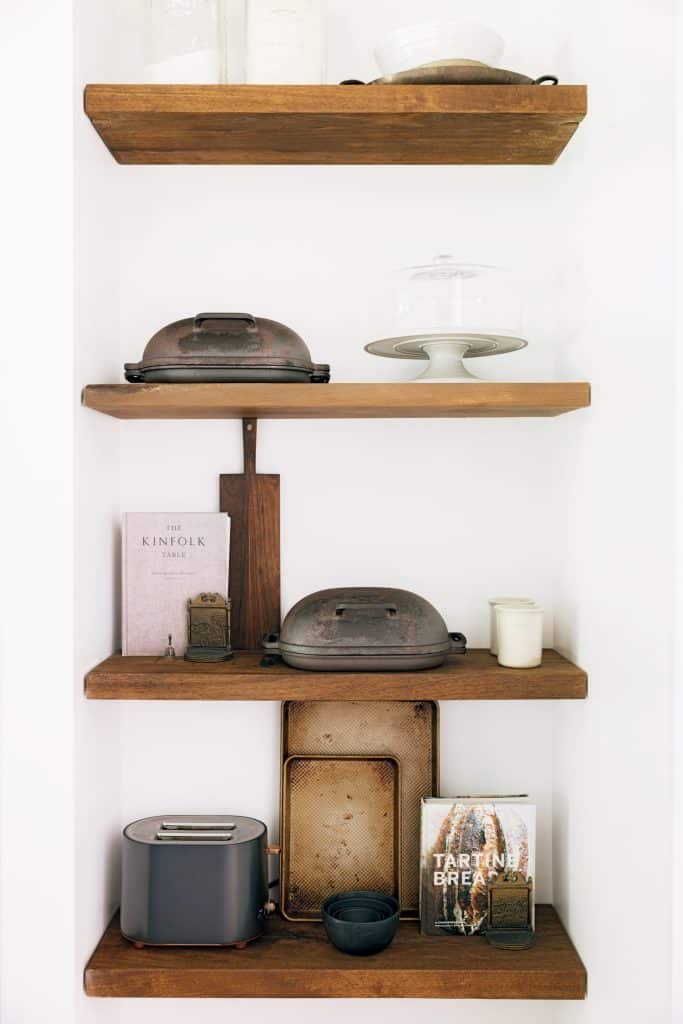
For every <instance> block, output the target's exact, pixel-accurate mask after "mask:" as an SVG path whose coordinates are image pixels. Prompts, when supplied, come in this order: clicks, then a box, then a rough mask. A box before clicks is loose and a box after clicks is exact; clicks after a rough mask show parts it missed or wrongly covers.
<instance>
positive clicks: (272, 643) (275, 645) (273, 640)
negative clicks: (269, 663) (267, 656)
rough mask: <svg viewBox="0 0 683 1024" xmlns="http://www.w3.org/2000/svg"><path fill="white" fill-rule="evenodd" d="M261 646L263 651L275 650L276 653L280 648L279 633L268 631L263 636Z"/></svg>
mask: <svg viewBox="0 0 683 1024" xmlns="http://www.w3.org/2000/svg"><path fill="white" fill-rule="evenodd" d="M261 647H262V648H263V649H264V651H275V652H276V653H277V652H278V651H279V650H280V634H279V633H268V634H267V635H266V636H264V638H263V640H262V642H261Z"/></svg>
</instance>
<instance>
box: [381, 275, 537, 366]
mask: <svg viewBox="0 0 683 1024" xmlns="http://www.w3.org/2000/svg"><path fill="white" fill-rule="evenodd" d="M392 277H393V285H394V292H395V300H394V302H395V307H394V314H393V325H394V334H393V336H392V337H390V338H383V339H381V340H380V341H373V342H372V343H371V344H369V345H366V346H365V348H366V351H367V352H370V353H371V354H372V355H378V356H387V357H389V358H393V359H422V360H429V366H428V367H427V368H426V370H425V371H424V373H423V374H421V375H420V377H418V378H417V379H418V380H420V381H422V380H424V381H431V382H432V383H433V382H435V381H436V382H441V381H452V380H457V381H468V380H469V381H476V380H477V378H476V377H474V376H473V374H471V373H470V372H469V371H468V370H467V369H466V368H465V366H464V365H463V362H462V361H463V359H466V358H473V357H474V356H492V355H499V354H502V353H504V352H514V351H516V350H517V349H521V348H524V347H525V346H526V345H527V341H526V340H525V339H524V338H523V337H522V336H521V335H522V303H521V298H520V295H519V292H518V289H517V287H516V283H515V279H514V275H513V274H511V273H510V272H509V271H507V270H504V269H503V268H501V267H491V266H482V265H478V264H473V263H458V262H455V261H454V260H453V258H452V257H451V256H437V257H436V258H435V259H434V260H433V262H432V263H429V264H426V265H419V266H414V267H407V268H405V269H403V270H399V271H397V272H395V273H394V274H393V275H392Z"/></svg>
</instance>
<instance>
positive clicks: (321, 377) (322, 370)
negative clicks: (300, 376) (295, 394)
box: [311, 363, 330, 384]
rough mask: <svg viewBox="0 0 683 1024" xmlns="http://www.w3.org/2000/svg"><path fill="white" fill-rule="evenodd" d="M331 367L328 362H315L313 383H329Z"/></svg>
mask: <svg viewBox="0 0 683 1024" xmlns="http://www.w3.org/2000/svg"><path fill="white" fill-rule="evenodd" d="M329 382H330V367H329V365H328V364H327V363H313V374H312V375H311V384H329Z"/></svg>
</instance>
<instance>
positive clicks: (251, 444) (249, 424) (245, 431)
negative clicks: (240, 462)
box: [242, 419, 258, 476]
mask: <svg viewBox="0 0 683 1024" xmlns="http://www.w3.org/2000/svg"><path fill="white" fill-rule="evenodd" d="M257 425H258V420H257V419H246V420H242V449H243V451H244V472H245V474H246V475H247V476H254V475H255V474H256V427H257Z"/></svg>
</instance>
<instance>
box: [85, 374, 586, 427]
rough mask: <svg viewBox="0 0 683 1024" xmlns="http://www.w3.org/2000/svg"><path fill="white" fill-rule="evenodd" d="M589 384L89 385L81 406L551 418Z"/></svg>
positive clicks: (142, 411)
mask: <svg viewBox="0 0 683 1024" xmlns="http://www.w3.org/2000/svg"><path fill="white" fill-rule="evenodd" d="M590 394H591V392H590V384H586V383H584V382H578V383H558V382H551V383H532V384H508V383H505V384H503V383H499V382H496V383H489V382H483V381H482V382H481V383H480V384H414V383H412V382H409V383H407V384H111V385H109V384H91V385H89V386H88V387H86V388H84V389H83V396H82V401H83V405H85V406H87V407H88V408H89V409H96V410H97V411H98V412H102V413H106V415H107V416H115V417H116V418H117V419H122V420H171V419H178V420H199V419H203V420H211V419H241V418H244V417H256V418H258V419H271V420H285V419H416V418H431V419H442V418H452V417H472V416H475V417H481V416H488V417H493V416H496V417H504V416H559V415H561V414H562V413H565V412H572V411H573V410H575V409H583V408H585V407H587V406H589V405H590V404H591V397H590Z"/></svg>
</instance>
